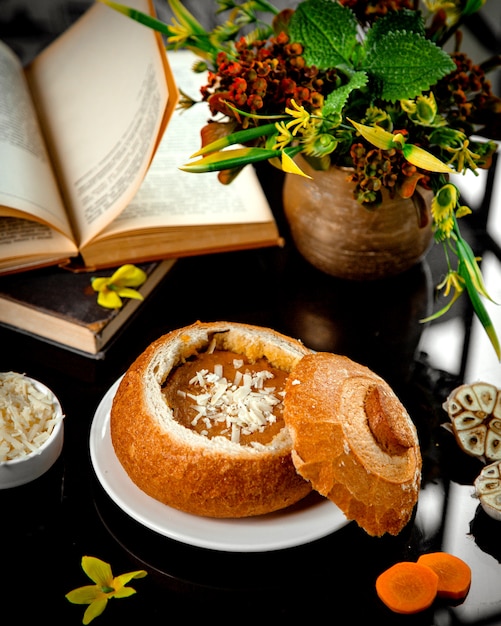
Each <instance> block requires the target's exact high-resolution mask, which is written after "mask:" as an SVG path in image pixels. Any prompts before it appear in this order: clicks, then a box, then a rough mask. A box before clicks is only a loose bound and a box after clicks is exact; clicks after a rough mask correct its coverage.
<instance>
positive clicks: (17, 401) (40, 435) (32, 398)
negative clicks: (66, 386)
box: [0, 372, 61, 462]
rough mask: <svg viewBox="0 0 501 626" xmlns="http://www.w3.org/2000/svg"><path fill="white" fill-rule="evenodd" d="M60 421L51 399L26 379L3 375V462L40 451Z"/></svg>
mask: <svg viewBox="0 0 501 626" xmlns="http://www.w3.org/2000/svg"><path fill="white" fill-rule="evenodd" d="M60 419H61V417H60V416H59V417H58V416H56V415H55V414H54V406H53V403H52V401H51V399H50V398H49V397H47V395H46V394H45V393H43V392H42V391H40V390H39V389H37V388H36V386H35V385H34V384H33V382H32V381H31V380H29V379H28V378H26V376H24V375H23V374H17V373H15V372H4V373H0V462H4V461H11V460H13V459H17V458H20V457H23V456H26V455H28V454H30V453H31V452H34V451H36V450H37V449H38V448H40V446H41V445H42V444H43V443H44V442H45V441H46V440H47V439H48V438H49V436H50V434H51V433H52V430H53V429H54V426H55V425H56V424H57V422H58V421H60Z"/></svg>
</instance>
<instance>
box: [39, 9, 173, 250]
mask: <svg viewBox="0 0 501 626" xmlns="http://www.w3.org/2000/svg"><path fill="white" fill-rule="evenodd" d="M127 4H128V5H130V6H133V7H134V8H136V9H139V10H141V11H144V12H149V11H150V3H149V1H148V0H129V2H128V3H127ZM158 45H159V44H158V35H157V34H155V33H154V32H153V31H152V30H151V29H149V28H146V27H145V26H142V25H141V24H139V23H137V22H135V21H134V20H132V19H130V18H128V17H126V16H124V15H122V14H120V13H118V12H117V11H114V10H113V9H111V8H110V7H107V6H105V5H103V4H100V3H96V4H95V5H93V6H92V7H91V8H90V9H89V10H88V11H87V13H86V14H85V15H84V16H83V17H82V18H80V20H78V21H77V22H76V23H75V24H74V25H73V26H72V27H70V28H69V29H68V30H67V31H66V32H65V33H63V35H61V37H59V38H58V39H57V40H56V41H55V42H54V43H53V44H51V45H50V46H49V47H48V48H46V49H45V50H44V51H43V52H42V53H41V54H40V55H39V56H38V57H37V58H36V59H35V61H34V63H33V65H32V67H31V70H30V74H29V76H30V80H31V85H32V91H33V92H34V94H35V98H36V104H37V106H38V108H39V110H40V112H41V117H42V118H43V122H44V130H45V132H46V135H47V137H48V143H49V149H51V154H52V158H53V161H55V162H56V167H57V170H58V171H59V173H60V179H61V181H62V183H61V184H62V188H63V194H64V197H65V201H66V204H67V206H68V207H69V210H70V211H71V218H72V220H73V224H74V230H75V233H76V236H77V238H78V241H77V243H78V244H79V245H83V244H85V243H86V242H87V241H89V239H91V238H92V237H93V236H95V234H96V233H98V232H99V231H100V230H101V229H103V228H104V227H105V225H106V224H107V223H108V222H109V221H110V220H111V219H113V218H115V217H116V216H117V215H118V214H119V213H120V211H121V210H123V208H124V207H125V206H126V204H127V203H128V201H129V200H130V199H131V198H132V196H133V195H134V193H135V192H136V190H137V188H138V186H139V184H140V182H141V181H142V179H143V177H144V174H145V172H146V170H147V168H148V165H149V163H150V161H151V158H152V155H153V152H154V150H155V147H156V143H157V141H156V140H157V137H158V134H159V132H160V130H161V128H162V125H163V122H164V114H165V110H166V103H167V101H168V98H169V93H168V91H169V90H168V86H167V84H166V80H165V64H164V59H163V58H162V55H161V54H159V49H158ZM170 95H171V96H173V94H170ZM175 96H176V97H177V94H175Z"/></svg>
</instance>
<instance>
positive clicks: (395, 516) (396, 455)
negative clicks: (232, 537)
mask: <svg viewBox="0 0 501 626" xmlns="http://www.w3.org/2000/svg"><path fill="white" fill-rule="evenodd" d="M284 419H285V421H286V424H287V426H288V427H289V429H290V431H291V435H292V445H293V451H292V458H293V460H294V464H295V466H296V468H297V470H298V472H299V473H300V474H301V475H302V476H303V477H304V478H305V479H306V480H309V481H310V482H311V484H312V486H313V488H314V489H315V490H317V491H318V492H319V493H321V494H322V495H324V496H326V497H328V498H330V499H331V500H332V501H333V502H334V503H335V504H337V506H338V507H339V508H340V509H341V510H342V511H343V512H344V514H345V515H346V517H347V518H348V519H352V520H356V521H357V523H358V524H359V525H360V526H361V527H362V528H364V529H365V530H366V531H367V533H368V534H370V535H374V536H381V535H383V534H384V533H386V532H387V533H390V534H393V535H396V534H398V533H399V532H400V531H401V530H402V529H403V527H404V526H405V525H406V524H407V522H408V521H409V519H410V517H411V514H412V512H413V509H414V505H415V504H416V502H417V497H418V492H419V486H420V479H421V454H420V449H419V444H418V438H417V433H416V429H415V426H414V424H413V422H412V421H411V419H410V417H409V415H408V414H407V412H406V410H405V408H404V407H403V406H402V404H401V403H400V401H399V400H398V399H397V397H396V395H395V394H394V392H393V391H392V390H391V389H390V387H389V386H388V384H387V383H386V382H385V381H384V380H383V379H381V378H380V377H379V376H377V375H376V374H375V373H373V372H372V371H371V370H369V369H368V368H366V367H364V366H362V365H359V364H357V363H354V362H353V361H351V360H350V359H348V358H346V357H343V356H338V355H335V354H330V353H316V354H312V355H307V356H305V357H304V358H303V359H302V360H301V361H300V363H299V364H298V365H296V367H295V368H294V371H293V372H292V374H291V375H290V376H289V378H288V380H287V383H286V402H285V407H284Z"/></svg>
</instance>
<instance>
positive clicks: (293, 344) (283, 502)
mask: <svg viewBox="0 0 501 626" xmlns="http://www.w3.org/2000/svg"><path fill="white" fill-rule="evenodd" d="M224 353H227V354H228V353H232V354H233V353H234V354H235V355H237V357H238V360H241V358H242V359H245V360H246V361H249V362H250V363H253V362H259V361H260V360H262V359H264V361H263V362H262V364H263V367H261V366H259V367H258V368H257V369H261V370H263V369H264V366H266V369H267V370H269V369H270V368H271V369H273V370H277V371H278V372H280V371H282V372H285V373H286V374H287V373H288V372H289V371H290V370H291V369H292V368H293V367H294V366H295V365H296V364H297V363H298V362H299V361H300V360H301V358H302V357H303V356H305V355H306V354H308V353H310V350H308V349H307V348H306V347H305V346H304V345H303V344H302V343H301V342H299V341H297V340H295V339H292V338H289V337H286V336H284V335H281V334H280V333H278V332H276V331H274V330H271V329H267V328H262V327H257V326H252V325H247V324H238V323H229V322H214V323H202V322H197V323H195V324H193V325H190V326H187V327H184V328H180V329H177V330H174V331H172V332H170V333H168V334H166V335H164V336H163V337H160V338H159V339H158V340H156V341H155V342H153V343H152V344H151V345H150V346H149V347H148V348H147V349H146V350H145V351H144V352H143V353H142V354H141V355H140V356H139V357H138V358H137V359H136V361H135V362H134V363H133V364H132V365H131V366H130V368H129V369H128V370H127V372H126V373H125V375H124V377H123V379H122V380H121V382H120V384H119V387H118V390H117V393H116V394H115V397H114V400H113V404H112V409H111V415H110V432H111V439H112V443H113V447H114V450H115V453H116V455H117V457H118V459H119V461H120V463H121V464H122V466H123V467H124V469H125V471H126V472H127V474H128V475H129V477H130V478H131V479H132V480H133V482H134V483H135V484H136V485H137V486H138V487H139V488H140V489H142V490H143V491H144V492H146V493H147V494H149V495H150V496H152V497H153V498H155V499H157V500H159V501H161V502H163V503H165V504H167V505H169V506H172V507H174V508H177V509H180V510H182V511H185V512H187V513H192V514H196V515H204V516H207V517H220V518H228V517H232V518H238V517H247V516H251V515H260V514H263V513H269V512H272V511H275V510H277V509H281V508H284V507H286V506H289V505H291V504H293V503H295V502H297V501H299V500H300V499H302V498H303V497H304V496H305V495H307V494H308V493H309V492H310V491H311V485H310V483H309V482H308V481H306V480H305V479H303V478H302V477H301V476H300V475H299V474H298V473H297V472H296V469H295V467H294V464H293V462H292V458H291V439H290V435H289V431H288V429H287V428H286V427H285V425H284V424H283V421H282V418H281V417H280V414H279V413H278V418H277V421H278V426H279V427H278V428H277V425H276V424H275V425H274V427H273V428H274V430H272V431H271V432H272V436H271V439H269V438H268V440H264V443H250V442H245V443H244V442H241V443H239V442H236V441H232V440H231V436H230V438H228V435H225V434H221V433H219V432H215V436H214V435H211V434H210V433H204V432H201V431H200V432H197V430H195V427H194V426H191V425H190V424H187V423H185V424H184V425H183V424H181V423H179V422H178V421H177V419H176V417H175V413H177V408H176V407H174V408H172V406H169V403H168V401H167V396H166V395H165V393H164V390H165V389H166V388H167V389H168V388H169V385H170V383H171V381H172V380H173V378H174V385H176V386H178V385H179V384H182V385H185V383H186V380H187V379H188V378H191V377H192V376H193V375H195V377H196V374H194V373H193V370H192V369H190V370H189V372H188V374H187V375H186V376H184V375H183V369H184V368H185V367H186V366H187V367H192V366H193V363H195V364H196V363H197V361H198V359H199V356H200V355H201V356H202V357H203V359H204V361H203V366H204V367H203V368H200V369H204V368H205V366H206V365H207V363H208V362H210V361H211V356H210V355H212V362H213V364H214V365H219V364H220V362H221V357H222V356H223V354H224ZM207 355H209V356H207ZM230 359H233V356H230ZM246 367H247V366H245V367H244V368H243V369H246ZM210 369H212V368H210ZM239 369H240V368H239ZM225 370H226V366H225ZM183 376H184V382H182V381H181V382H180V379H181V378H183ZM200 377H202V376H201V375H200ZM205 378H206V377H205ZM202 382H205V381H202ZM219 382H220V381H219ZM269 385H271V386H273V381H272V382H271V383H270V382H269V381H268V382H266V383H265V386H269ZM225 390H226V387H225ZM203 391H204V389H201V388H199V389H193V395H196V396H202V395H203ZM254 391H255V392H256V393H257V394H259V393H260V390H256V389H254ZM174 393H175V392H174ZM264 395H265V396H266V394H264ZM168 396H169V394H168ZM268 396H270V397H271V396H273V397H275V398H279V399H280V400H281V399H282V397H281V396H280V394H279V392H278V391H277V393H275V392H274V393H272V394H268ZM169 397H170V400H169V402H171V403H172V402H173V401H175V397H174V396H173V394H172V393H171V394H170V396H169ZM262 399H263V398H261V400H262ZM265 399H266V398H265ZM269 399H270V398H269V397H268V400H269ZM191 401H192V402H193V407H195V405H196V402H197V400H194V399H193V398H192V399H191ZM192 415H193V420H196V418H197V415H198V413H197V411H196V409H195V408H194V411H193V413H192ZM202 419H203V418H199V419H198V421H197V424H201V423H203V421H202ZM199 430H200V429H199ZM202 430H211V428H209V429H207V428H204V429H202ZM263 430H266V428H265V429H263ZM255 434H256V437H257V436H261V437H262V433H261V434H260V433H259V432H258V431H255Z"/></svg>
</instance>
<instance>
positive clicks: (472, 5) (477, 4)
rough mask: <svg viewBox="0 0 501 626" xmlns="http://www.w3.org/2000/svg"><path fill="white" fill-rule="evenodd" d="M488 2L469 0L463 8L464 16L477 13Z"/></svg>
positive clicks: (484, 0)
mask: <svg viewBox="0 0 501 626" xmlns="http://www.w3.org/2000/svg"><path fill="white" fill-rule="evenodd" d="M485 3H486V0H467V2H466V5H465V7H464V8H463V9H462V14H463V15H464V16H467V15H471V14H472V13H476V12H477V11H478V10H479V9H481V8H482V6H483V5H484V4H485Z"/></svg>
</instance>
